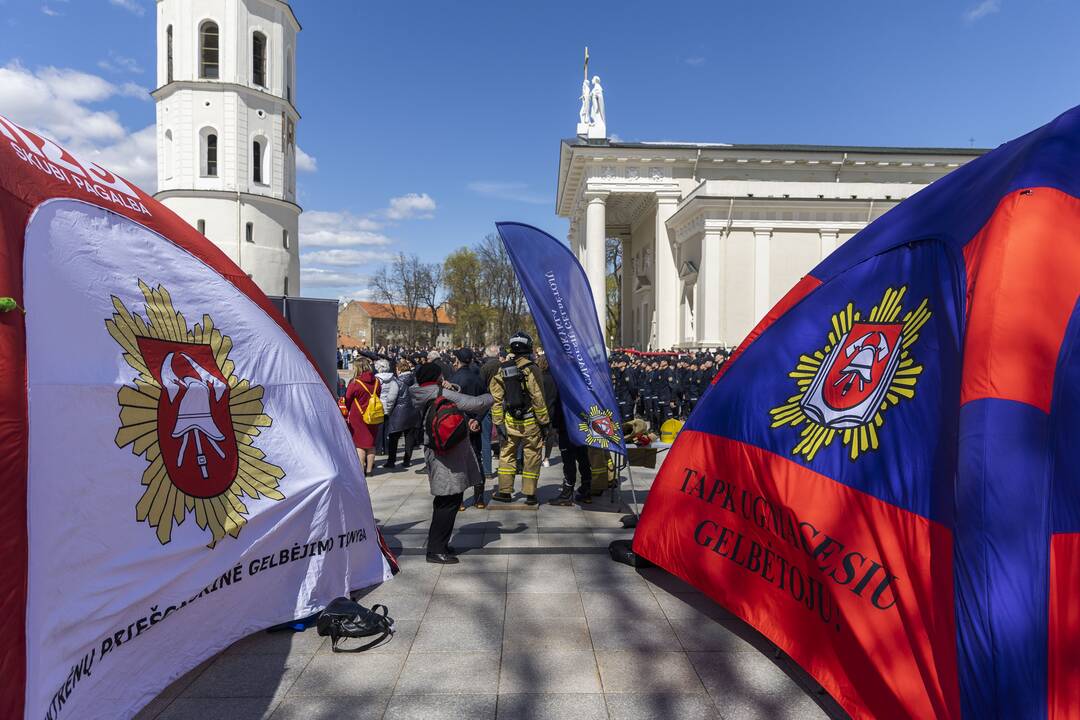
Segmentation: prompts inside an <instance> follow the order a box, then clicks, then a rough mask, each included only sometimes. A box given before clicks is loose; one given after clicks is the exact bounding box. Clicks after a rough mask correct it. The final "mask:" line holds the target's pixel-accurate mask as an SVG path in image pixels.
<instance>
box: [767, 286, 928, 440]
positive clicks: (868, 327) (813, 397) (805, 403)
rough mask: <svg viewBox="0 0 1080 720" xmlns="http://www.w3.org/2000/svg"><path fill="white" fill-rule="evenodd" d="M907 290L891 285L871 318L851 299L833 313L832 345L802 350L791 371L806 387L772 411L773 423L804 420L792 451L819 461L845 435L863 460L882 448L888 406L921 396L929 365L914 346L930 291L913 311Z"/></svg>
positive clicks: (798, 425)
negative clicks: (922, 362) (819, 455)
mask: <svg viewBox="0 0 1080 720" xmlns="http://www.w3.org/2000/svg"><path fill="white" fill-rule="evenodd" d="M906 294H907V286H903V287H900V288H899V289H894V288H888V289H887V290H886V291H885V295H884V296H883V297H882V298H881V302H880V303H878V304H877V305H876V306H874V308H873V309H872V310H871V311H870V314H869V315H868V316H866V318H865V319H864V318H863V315H862V312H861V311H859V310H856V309H855V308H854V305H853V303H848V304H847V307H845V308H844V309H842V310H841V311H840V312H838V313H836V314H835V315H833V316H832V329H831V330H830V331H829V334H828V338H827V340H826V342H825V344H824V346H823V347H822V348H821V349H820V350H816V351H814V352H813V353H812V354H807V355H803V356H802V357H800V358H799V362H798V365H797V366H796V367H795V369H794V370H793V371H791V372H790V373H789V374H788V376H789V377H790V378H791V379H792V380H794V381H795V385H796V386H797V387H798V392H797V393H796V394H795V395H792V396H791V397H789V398H788V399H787V402H785V403H784V404H783V405H780V406H779V407H775V408H773V409H772V410H770V411H769V414H770V415H772V427H773V428H778V427H783V426H785V425H791V426H792V427H796V428H801V430H800V433H799V436H800V437H799V442H798V443H796V445H795V447H794V448H793V449H792V451H791V453H792V455H801V456H802V457H803V458H805V459H806V460H807V461H811V460H813V459H814V456H815V455H817V453H818V452H819V451H820V450H821V449H822V448H824V447H828V446H829V445H831V444H832V442H833V440H835V439H836V438H837V437H838V436H839V437H840V439H841V442H843V444H844V445H846V446H847V449H848V457H850V458H851V459H852V460H856V459H858V457H859V455H860V454H862V453H864V452H868V451H870V450H877V448H878V429H879V428H881V426H882V425H883V424H884V422H885V416H884V415H885V412H886V411H888V409H889V408H891V407H893V406H894V405H898V404H900V402H902V401H904V400H910V399H911V398H913V397H915V384H916V383H917V382H918V379H919V375H920V374H921V373H922V371H923V366H922V365H920V364H918V363H917V362H915V359H914V357H913V356H912V354H911V347H912V345H914V344H915V342H916V341H917V340H918V339H919V330H920V329H922V327H923V325H925V324H926V322H927V321H928V320H929V319H930V310H929V307H928V301H927V299H923V301H922V302H921V303H920V304H919V305H918V306H917V307H916V308H914V309H913V310H909V311H907V312H906V313H905V312H904V309H903V301H904V296H905V295H906Z"/></svg>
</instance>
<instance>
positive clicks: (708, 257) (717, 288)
mask: <svg viewBox="0 0 1080 720" xmlns="http://www.w3.org/2000/svg"><path fill="white" fill-rule="evenodd" d="M725 240H726V238H725V237H724V231H722V230H706V231H705V236H704V237H703V238H702V239H701V268H700V270H699V271H698V287H699V288H700V291H699V294H698V299H699V300H700V301H701V303H700V306H699V309H698V316H699V317H700V318H701V321H700V327H701V333H700V338H701V342H702V343H703V344H705V345H719V344H720V343H721V342H722V341H723V339H724V323H723V313H724V307H723V284H724V242H725Z"/></svg>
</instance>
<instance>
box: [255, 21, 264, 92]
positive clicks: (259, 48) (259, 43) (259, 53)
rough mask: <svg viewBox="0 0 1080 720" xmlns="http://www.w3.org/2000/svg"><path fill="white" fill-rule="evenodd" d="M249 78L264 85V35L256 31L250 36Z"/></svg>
mask: <svg viewBox="0 0 1080 720" xmlns="http://www.w3.org/2000/svg"><path fill="white" fill-rule="evenodd" d="M251 79H252V82H254V83H255V84H256V85H258V86H259V87H266V36H265V35H263V34H262V33H261V32H257V33H255V34H254V35H252V36H251Z"/></svg>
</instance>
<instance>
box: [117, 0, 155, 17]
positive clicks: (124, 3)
mask: <svg viewBox="0 0 1080 720" xmlns="http://www.w3.org/2000/svg"><path fill="white" fill-rule="evenodd" d="M109 3H110V4H112V5H115V6H116V7H119V8H124V9H125V10H127V11H128V12H132V13H135V14H136V15H143V14H145V13H146V8H145V7H143V5H142V3H140V2H139V0H109Z"/></svg>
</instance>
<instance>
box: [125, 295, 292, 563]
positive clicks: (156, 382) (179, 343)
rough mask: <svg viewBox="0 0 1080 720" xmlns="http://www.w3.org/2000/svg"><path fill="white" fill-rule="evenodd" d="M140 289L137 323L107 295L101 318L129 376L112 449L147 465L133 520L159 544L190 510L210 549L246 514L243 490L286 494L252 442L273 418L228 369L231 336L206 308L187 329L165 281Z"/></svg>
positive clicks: (254, 391)
mask: <svg viewBox="0 0 1080 720" xmlns="http://www.w3.org/2000/svg"><path fill="white" fill-rule="evenodd" d="M139 289H141V290H142V293H143V297H144V298H145V299H146V305H145V312H146V319H145V320H144V319H143V317H142V316H141V315H139V314H138V313H132V312H131V311H129V310H128V309H127V308H126V307H124V304H123V303H122V302H121V301H120V299H119V298H117V297H116V296H113V298H112V303H113V308H114V309H115V312H114V313H113V316H112V317H111V318H110V319H107V320H106V321H105V327H106V328H107V329H108V331H109V334H110V335H111V336H112V337H113V339H114V340H116V342H117V343H119V345H120V347H121V348H122V349H123V351H124V360H125V361H126V362H127V364H128V365H129V366H131V368H132V369H134V370H135V372H136V373H137V374H136V376H135V377H134V379H133V380H132V384H131V385H124V386H123V387H121V388H120V392H119V393H118V396H117V399H118V400H119V403H120V429H119V430H118V431H117V433H116V445H117V447H120V448H124V447H127V446H128V445H130V446H131V452H132V453H133V454H135V455H137V456H144V457H145V458H146V460H147V462H148V463H149V465H148V466H147V468H146V470H145V471H144V472H143V475H142V484H143V486H144V487H145V488H146V489H145V490H144V491H143V495H142V497H141V498H140V499H139V501H138V503H137V504H136V506H135V517H136V520H138V522H146V523H148V524H149V525H150V527H153V528H156V529H157V539H158V541H159V542H160V543H161V544H162V545H164V544H166V543H168V542H169V541H170V540H171V539H172V529H173V525H174V524H175V525H177V526H179V525H181V524H182V523H183V522H184V520H185V519H186V518H187V516H188V514H190V513H194V514H195V523H196V524H197V525H198V526H199V527H200V528H201V529H203V530H207V531H209V533H210V535H211V541H210V543H209V546H210V547H213V546H214V545H215V544H216V543H217V542H218V541H219V540H221V539H222V538H224V537H225V536H226V535H230V536H232V537H234V538H235V537H237V536H238V535H239V534H240V529H241V528H242V527H243V526H244V525H245V523H246V522H247V520H246V519H245V516H246V515H247V513H248V509H247V506H246V505H245V504H244V502H243V500H242V497H243V496H245V495H246V496H247V497H249V498H250V499H252V500H257V499H259V498H261V497H265V498H270V499H272V500H283V499H284V497H285V496H284V495H282V494H281V491H280V490H278V485H279V482H280V481H281V479H282V478H283V477H285V472H284V471H283V470H282V469H281V468H279V467H276V466H274V465H271V464H270V463H268V462H266V460H265V455H264V454H263V452H262V451H261V450H259V449H258V448H257V447H255V445H254V440H255V438H256V437H258V435H259V433H260V430H259V428H263V427H269V426H270V424H271V423H272V422H273V421H272V420H271V419H270V417H268V416H267V415H265V414H264V413H263V388H262V387H261V386H259V385H252V384H251V383H250V382H249V381H248V380H244V379H241V378H239V377H237V376H236V374H235V373H234V370H235V365H234V364H233V361H232V360H230V359H229V352H230V351H231V350H232V340H231V339H230V338H229V337H228V336H226V335H222V333H221V331H220V330H218V329H217V327H215V325H214V321H213V320H212V319H211V318H210V316H209V315H203V317H202V322H201V323H195V326H194V327H193V328H189V327H188V324H187V321H186V320H185V319H184V316H183V315H182V314H181V313H179V312H177V310H176V308H174V307H173V303H172V298H171V297H170V296H169V293H168V291H167V290H166V289H165V288H163V287H161V286H160V285H159V286H158V287H157V288H156V289H151V288H150V287H149V286H147V285H146V284H145V283H143V282H142V281H139Z"/></svg>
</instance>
